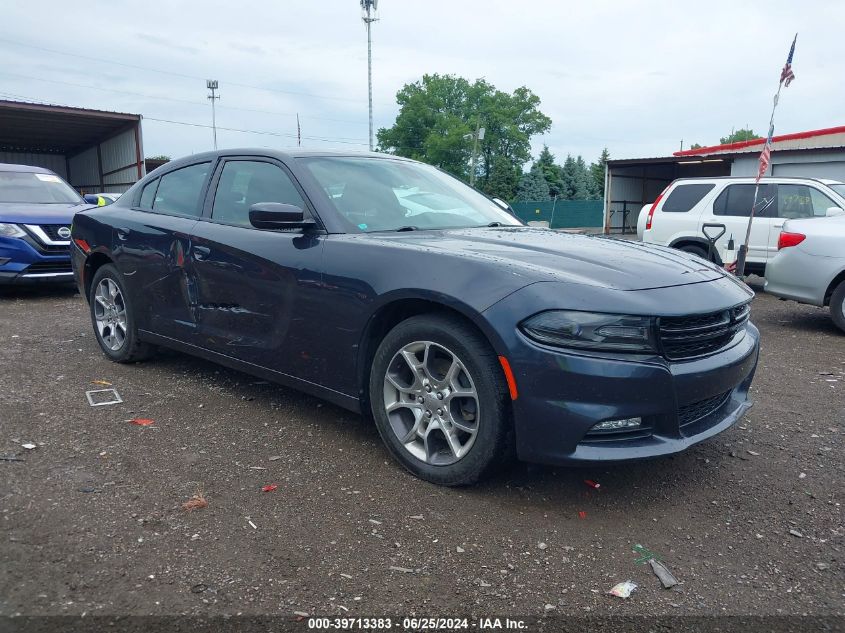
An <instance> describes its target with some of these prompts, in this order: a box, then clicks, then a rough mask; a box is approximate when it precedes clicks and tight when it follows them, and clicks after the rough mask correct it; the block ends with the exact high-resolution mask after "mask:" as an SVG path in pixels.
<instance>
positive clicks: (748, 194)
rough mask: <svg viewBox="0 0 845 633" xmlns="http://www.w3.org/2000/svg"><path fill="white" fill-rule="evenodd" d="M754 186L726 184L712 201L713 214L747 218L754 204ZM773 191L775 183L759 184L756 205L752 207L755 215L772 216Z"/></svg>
mask: <svg viewBox="0 0 845 633" xmlns="http://www.w3.org/2000/svg"><path fill="white" fill-rule="evenodd" d="M754 188H755V186H754V185H728V186H727V187H725V190H724V191H723V192H722V193H720V194H719V197H718V198H716V200H715V201H714V202H713V214H714V215H733V216H740V217H746V218H747V217H748V216H749V215H751V205H753V204H754ZM775 191H776V190H775V185H772V184H764V185H760V189H759V191H758V192H757V205H756V207H755V208H754V215H755V216H760V217H772V215H773V213H772V207H773V205H774V202H775Z"/></svg>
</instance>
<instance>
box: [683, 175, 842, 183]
mask: <svg viewBox="0 0 845 633" xmlns="http://www.w3.org/2000/svg"><path fill="white" fill-rule="evenodd" d="M755 179H756V176H702V177H701V178H676V179H675V180H674V182H709V181H711V180H712V181H715V182H723V181H728V180H734V181H737V182H745V181H752V182H753V181H754V180H755ZM778 180H812V181H814V182H820V183H821V184H823V185H841V184H843V183H842V182H841V181H839V180H831V179H830V178H811V177H809V176H763V177H762V178H761V179H760V182H776V181H778Z"/></svg>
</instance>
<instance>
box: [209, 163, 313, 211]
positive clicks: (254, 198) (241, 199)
mask: <svg viewBox="0 0 845 633" xmlns="http://www.w3.org/2000/svg"><path fill="white" fill-rule="evenodd" d="M258 202H282V203H285V204H292V205H294V206H297V207H299V208H300V209H304V208H305V202H304V201H303V200H302V196H300V195H299V192H298V191H297V190H296V187H294V185H293V182H291V179H290V178H289V177H288V175H287V174H286V173H285V172H284V171H282V169H281V168H280V167H278V166H276V165H273V164H272V163H265V162H262V161H252V160H230V161H226V164H225V165H224V166H223V172H222V173H221V174H220V182H219V183H218V185H217V193H216V194H215V196H214V206H213V207H212V210H211V217H212V218H213V219H215V220H219V221H220V222H226V223H228V224H240V225H242V226H252V225H251V224H250V222H249V208H250V207H251V206H252V205H254V204H256V203H258Z"/></svg>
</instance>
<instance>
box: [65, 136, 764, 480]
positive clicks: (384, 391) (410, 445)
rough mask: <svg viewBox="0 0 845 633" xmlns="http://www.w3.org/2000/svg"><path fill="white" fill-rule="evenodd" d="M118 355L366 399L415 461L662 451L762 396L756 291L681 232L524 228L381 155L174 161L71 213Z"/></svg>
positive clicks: (720, 424)
mask: <svg viewBox="0 0 845 633" xmlns="http://www.w3.org/2000/svg"><path fill="white" fill-rule="evenodd" d="M72 237H73V243H74V246H73V250H72V252H73V268H74V274H75V277H76V281H77V283H78V285H79V288H80V291H81V292H82V293H83V294H84V296H85V297H87V298H88V301H89V304H90V312H91V320H92V323H93V325H94V330H95V332H96V335H97V340H98V342H99V344H100V346H101V347H102V349H103V352H104V353H105V354H106V356H108V357H109V358H111V359H112V360H115V361H118V362H134V361H138V360H141V359H144V358H147V357H148V356H149V355H150V353H151V352H152V351H153V350H154V347H155V346H164V347H169V348H174V349H177V350H181V351H183V352H187V353H189V354H194V355H197V356H201V357H203V358H206V359H210V360H213V361H216V362H219V363H221V364H224V365H227V366H229V367H233V368H236V369H239V370H242V371H245V372H248V373H251V374H254V375H256V376H261V377H263V378H266V379H268V380H273V381H276V382H279V383H282V384H285V385H289V386H291V387H294V388H297V389H300V390H302V391H305V392H308V393H310V394H313V395H316V396H319V397H321V398H325V399H326V400H330V401H332V402H334V403H336V404H338V405H340V406H342V407H346V408H348V409H350V410H353V411H356V412H361V413H363V414H364V415H368V416H369V415H371V416H372V418H373V419H374V421H375V424H376V425H377V427H378V430H379V432H380V434H381V437H382V439H383V440H384V443H385V445H386V446H387V448H388V449H389V451H390V452H391V453H392V454H393V455H394V457H396V459H397V460H398V461H399V462H400V463H401V464H402V465H403V466H405V467H406V468H407V469H408V470H410V471H411V472H413V473H414V474H416V475H417V476H419V477H422V478H423V479H427V480H429V481H432V482H436V483H439V484H446V485H461V484H469V483H472V482H475V481H477V480H479V479H480V478H482V477H484V476H485V475H487V474H488V473H490V472H491V471H492V470H494V469H495V468H497V467H499V466H501V465H502V464H504V463H506V462H507V461H508V459H509V458H510V457H511V456H514V455H515V456H518V457H519V458H520V459H524V460H528V461H534V462H544V463H553V464H566V463H575V462H584V461H587V462H589V461H618V460H627V459H639V458H645V457H653V456H658V455H666V454H670V453H675V452H677V451H681V450H683V449H685V448H687V447H689V446H691V445H692V444H694V443H696V442H698V441H701V440H703V439H705V438H708V437H711V436H713V435H715V434H716V433H719V432H721V431H724V430H725V429H727V428H728V427H730V426H731V425H732V424H734V423H735V422H736V421H737V420H738V419H739V418H740V417H741V416H742V415H743V413H744V412H745V411H746V410H747V409H748V407H749V406H750V402H749V399H748V389H749V386H750V383H751V380H752V377H753V374H754V370H755V366H756V363H757V354H758V345H759V335H758V332H757V329H756V328H755V327H754V326H753V325H752V324H751V322H750V321H749V302H750V301H751V298H752V292H751V291H750V290H749V289H748V288H747V287H746V286H745V285H744V284H742V283H741V282H740V281H738V280H736V279H735V278H734V277H732V276H730V275H728V274H726V273H725V272H724V271H722V270H721V269H719V268H717V267H715V266H713V265H711V264H710V263H708V262H706V261H704V260H702V259H700V258H698V257H695V256H693V255H689V254H687V253H683V252H680V251H677V250H674V249H668V248H660V247H646V246H643V245H642V244H638V243H633V242H626V241H616V240H610V239H605V238H600V237H586V236H579V235H567V234H562V233H558V232H555V231H550V230H547V229H540V228H531V227H526V226H523V225H522V223H521V222H520V221H519V220H517V219H515V218H514V217H513V216H512V215H511V214H510V213H508V211H507V210H506V208H503V205H500V204H498V203H497V202H494V201H492V200H490V199H488V198H487V197H485V196H484V195H482V194H480V193H478V192H477V191H475V190H474V189H472V188H470V187H468V186H466V185H464V184H463V183H461V182H460V181H458V180H456V179H454V178H452V177H451V176H448V175H447V174H444V173H443V172H441V171H439V170H437V169H435V168H434V167H430V166H428V165H424V164H421V163H418V162H415V161H411V160H405V159H401V158H396V157H392V156H383V155H378V154H366V155H347V154H339V153H329V152H320V153H316V152H293V153H281V152H275V151H269V150H229V151H219V152H212V153H206V154H199V155H194V156H190V157H188V158H183V159H181V160H178V161H173V162H170V163H168V164H167V165H165V166H163V167H160V168H159V169H157V170H155V171H154V172H152V173H151V174H149V175H148V176H147V177H145V178H144V179H143V180H141V181H140V182H138V183H137V184H136V185H134V186H133V187H132V188H131V189H130V190H129V191H128V192H127V193H126V194H124V195H123V196H122V197H121V198H120V199H119V200H118V201H117V202H116V203H115V204H113V205H110V206H107V207H100V208H97V209H92V210H89V211H85V212H82V213H79V214H77V215H76V216H75V218H74V221H73V235H72Z"/></svg>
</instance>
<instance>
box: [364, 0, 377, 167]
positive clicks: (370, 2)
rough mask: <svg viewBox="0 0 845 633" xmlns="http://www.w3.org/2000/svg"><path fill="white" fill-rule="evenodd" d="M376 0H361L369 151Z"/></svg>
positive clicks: (371, 146) (371, 125) (371, 142)
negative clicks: (372, 29) (364, 28)
mask: <svg viewBox="0 0 845 633" xmlns="http://www.w3.org/2000/svg"><path fill="white" fill-rule="evenodd" d="M377 10H378V0H361V19H362V20H363V21H364V24H366V25H367V98H368V102H369V106H370V151H371V152H372V151H373V38H372V36H371V34H370V30H371V28H372V24H373V22H375V21H377V20H378V18H377V17H375V15H374V14H375V12H376V11H377Z"/></svg>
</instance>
